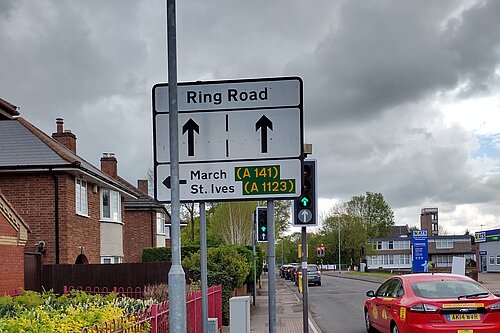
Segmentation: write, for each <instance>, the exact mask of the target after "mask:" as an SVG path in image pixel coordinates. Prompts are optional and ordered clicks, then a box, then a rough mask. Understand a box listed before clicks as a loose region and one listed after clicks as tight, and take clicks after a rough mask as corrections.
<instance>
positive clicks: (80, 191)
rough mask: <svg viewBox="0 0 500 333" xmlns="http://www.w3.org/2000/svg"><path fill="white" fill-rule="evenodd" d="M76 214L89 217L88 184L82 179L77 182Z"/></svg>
mask: <svg viewBox="0 0 500 333" xmlns="http://www.w3.org/2000/svg"><path fill="white" fill-rule="evenodd" d="M75 192H76V213H77V214H80V215H85V216H88V215H89V206H88V202H87V182H86V181H84V180H81V179H77V180H76V187H75Z"/></svg>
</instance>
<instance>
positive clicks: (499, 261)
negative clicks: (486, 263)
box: [497, 254, 500, 265]
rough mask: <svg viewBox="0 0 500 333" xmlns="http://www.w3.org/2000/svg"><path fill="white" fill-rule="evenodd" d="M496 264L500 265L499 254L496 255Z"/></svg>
mask: <svg viewBox="0 0 500 333" xmlns="http://www.w3.org/2000/svg"><path fill="white" fill-rule="evenodd" d="M497 265H500V254H499V255H497Z"/></svg>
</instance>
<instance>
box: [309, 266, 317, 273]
mask: <svg viewBox="0 0 500 333" xmlns="http://www.w3.org/2000/svg"><path fill="white" fill-rule="evenodd" d="M307 271H308V272H317V271H318V267H317V266H307Z"/></svg>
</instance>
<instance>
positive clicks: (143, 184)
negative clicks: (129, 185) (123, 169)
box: [137, 179, 149, 194]
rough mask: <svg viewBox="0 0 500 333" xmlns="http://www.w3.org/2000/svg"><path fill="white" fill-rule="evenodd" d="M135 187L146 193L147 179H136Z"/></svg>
mask: <svg viewBox="0 0 500 333" xmlns="http://www.w3.org/2000/svg"><path fill="white" fill-rule="evenodd" d="M137 188H138V189H139V190H140V191H141V192H144V193H146V194H148V192H149V191H148V181H147V179H139V180H138V181H137Z"/></svg>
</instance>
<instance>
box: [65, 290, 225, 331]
mask: <svg viewBox="0 0 500 333" xmlns="http://www.w3.org/2000/svg"><path fill="white" fill-rule="evenodd" d="M72 289H76V290H83V291H85V292H87V293H90V294H109V293H110V292H109V291H108V290H107V289H106V290H104V289H103V290H100V289H96V288H71V287H66V286H65V287H64V290H65V292H68V291H69V290H72ZM113 289H116V290H117V291H118V292H119V290H120V288H113ZM113 291H114V290H113ZM130 292H131V293H132V294H133V295H136V294H137V293H138V291H137V290H133V291H130ZM121 294H123V295H127V290H126V289H125V291H124V292H121ZM141 294H142V293H141ZM133 315H134V318H135V323H134V325H133V326H132V327H127V326H126V325H125V322H126V320H125V319H126V318H119V319H117V320H113V321H112V322H104V323H102V324H101V325H93V326H92V327H91V328H87V327H84V328H83V329H82V331H81V333H122V332H123V333H125V332H141V331H142V330H143V329H145V328H146V327H147V326H148V325H149V326H150V332H151V333H168V326H169V325H168V315H169V306H168V302H163V303H160V304H153V305H152V306H151V307H150V308H149V309H147V310H146V311H144V312H140V313H136V314H133ZM186 317H187V318H186V319H187V320H186V322H187V333H201V331H202V318H201V291H195V292H191V293H189V294H187V295H186ZM208 317H209V318H217V320H218V321H217V323H218V329H219V331H220V330H221V328H222V285H217V286H212V287H210V288H208ZM72 333H74V332H72Z"/></svg>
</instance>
